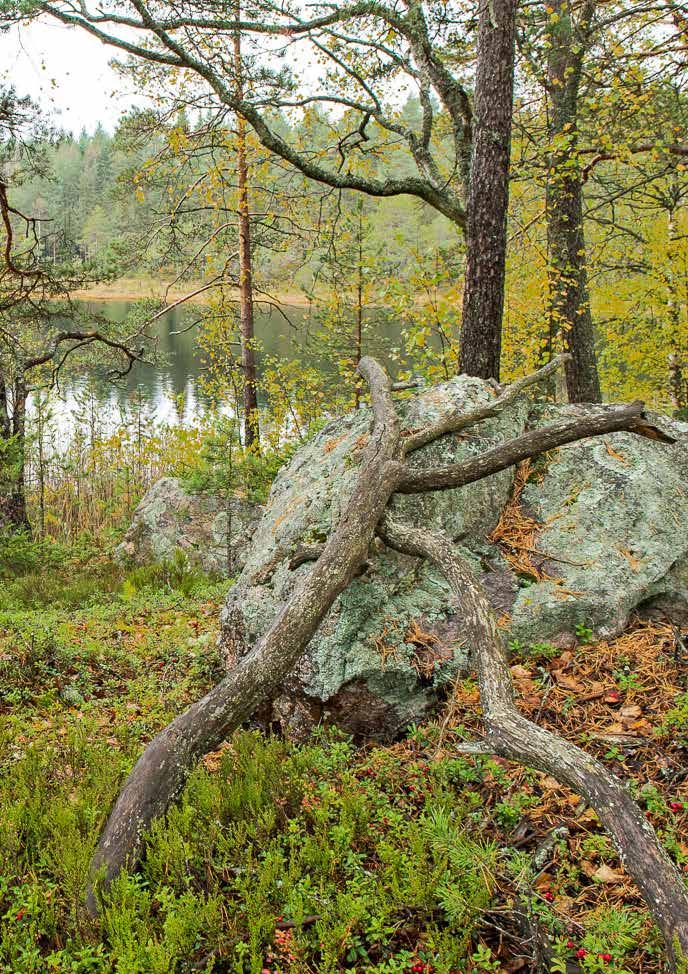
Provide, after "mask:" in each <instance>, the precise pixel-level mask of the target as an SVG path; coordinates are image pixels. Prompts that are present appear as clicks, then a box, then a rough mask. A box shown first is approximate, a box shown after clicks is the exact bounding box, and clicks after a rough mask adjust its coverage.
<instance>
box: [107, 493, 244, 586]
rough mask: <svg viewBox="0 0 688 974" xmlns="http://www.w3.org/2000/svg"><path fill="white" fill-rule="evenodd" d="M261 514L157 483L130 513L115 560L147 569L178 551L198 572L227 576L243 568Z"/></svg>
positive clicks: (241, 504) (239, 503) (241, 505)
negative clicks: (127, 527) (129, 520)
mask: <svg viewBox="0 0 688 974" xmlns="http://www.w3.org/2000/svg"><path fill="white" fill-rule="evenodd" d="M261 510H262V508H260V506H259V505H256V504H251V503H250V502H248V501H243V500H240V499H237V498H232V499H231V500H230V502H229V505H228V502H227V501H226V500H225V499H224V498H220V497H216V496H213V495H211V494H192V493H190V492H188V491H186V490H184V488H183V487H182V485H181V484H180V483H179V481H178V480H176V479H175V478H174V477H163V478H162V479H161V480H158V481H157V483H155V484H153V486H152V487H151V488H150V490H148V492H147V493H146V495H145V496H144V497H143V499H142V500H141V503H140V504H139V506H138V507H137V508H136V511H135V512H134V517H133V520H132V523H131V526H130V528H129V530H128V531H127V533H126V535H125V536H124V540H123V541H122V543H121V544H120V545H119V547H118V548H117V556H118V557H119V558H120V559H121V560H122V561H124V562H127V563H130V564H134V565H147V564H152V563H154V562H160V561H165V560H169V559H171V558H173V557H174V554H175V552H176V551H179V550H181V551H183V552H184V553H185V554H186V555H187V557H188V559H189V562H190V563H191V564H193V565H197V566H198V567H200V568H201V569H203V571H205V572H208V573H209V574H213V575H228V574H231V573H232V572H234V571H238V570H239V569H241V567H242V566H243V564H244V561H245V552H246V549H247V546H248V544H249V541H250V538H251V534H252V530H253V527H254V526H255V524H256V522H257V520H258V518H259V516H260V513H261Z"/></svg>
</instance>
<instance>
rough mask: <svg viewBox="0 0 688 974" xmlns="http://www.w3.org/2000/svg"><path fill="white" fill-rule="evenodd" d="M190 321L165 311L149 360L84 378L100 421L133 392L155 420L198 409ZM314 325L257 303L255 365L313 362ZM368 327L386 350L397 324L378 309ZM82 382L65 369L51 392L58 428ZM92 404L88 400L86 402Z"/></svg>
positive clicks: (298, 314) (200, 394) (70, 416)
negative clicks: (120, 374)
mask: <svg viewBox="0 0 688 974" xmlns="http://www.w3.org/2000/svg"><path fill="white" fill-rule="evenodd" d="M132 307H133V305H132V303H131V302H127V301H109V302H106V303H102V304H101V303H99V304H95V303H94V304H90V305H89V308H90V309H92V310H93V312H94V315H102V316H105V317H107V318H109V319H110V320H112V321H124V319H125V318H126V316H127V315H128V313H129V312H130V311H131V309H132ZM192 321H193V319H192V318H190V315H189V311H188V310H183V309H174V310H172V311H170V312H168V313H167V314H166V315H164V316H163V317H161V318H160V319H159V320H158V321H157V322H156V323H155V325H154V331H153V334H154V335H155V338H156V344H157V355H156V362H155V364H146V363H143V362H136V363H135V364H134V366H133V368H132V370H131V372H130V373H129V375H128V376H127V377H126V378H125V379H124V380H121V381H119V382H117V383H114V384H113V383H111V382H107V381H96V382H91V383H90V388H91V390H92V391H91V396H92V397H94V398H95V400H96V401H95V408H96V409H97V412H98V421H99V423H100V425H101V426H102V427H104V428H105V429H107V428H111V429H112V428H114V427H115V426H116V425H117V424H118V423H119V421H120V417H121V415H122V411H123V410H124V409H125V408H126V406H127V404H130V403H131V402H132V400H133V399H135V398H139V397H140V398H141V399H142V400H143V401H144V402H145V404H146V412H147V413H148V414H149V415H150V417H151V418H152V419H154V420H155V421H157V422H160V423H163V422H164V423H172V424H176V423H179V422H183V423H190V422H193V420H194V419H195V418H197V417H198V416H199V415H200V414H202V413H203V411H204V410H205V409H206V408H207V405H208V399H207V396H206V395H205V393H204V389H203V382H202V377H203V373H204V370H205V364H204V355H203V352H202V351H201V349H200V348H199V344H198V330H197V327H194V326H193V325H192ZM319 327H320V325H319V322H318V321H317V318H316V317H315V316H314V315H312V314H311V312H310V309H308V308H302V307H293V306H286V307H284V308H283V309H282V310H278V309H276V308H270V309H265V310H264V309H262V308H257V309H256V320H255V330H256V338H257V340H258V342H259V345H260V348H261V352H260V354H259V356H258V362H259V368H260V365H261V363H262V362H263V361H265V359H266V358H268V357H270V356H279V357H281V358H285V359H288V360H292V359H294V358H299V359H301V360H302V361H304V362H306V363H308V364H319V362H318V353H317V351H316V349H315V347H314V341H313V336H314V333H315V332H316V331H317V330H318V328H319ZM371 331H374V334H373V335H372V336H371V338H370V344H369V348H368V349H367V350H368V351H370V352H372V353H373V354H376V353H377V354H380V353H381V352H382V351H383V349H384V350H385V352H386V353H388V351H389V348H390V346H391V345H392V344H394V341H395V340H397V339H398V337H399V328H398V326H397V325H396V324H395V323H393V322H390V321H389V320H385V318H384V316H382V315H376V321H375V327H374V329H371ZM384 357H386V355H385V356H384ZM87 386H89V381H88V378H87V377H86V376H84V375H83V374H79V373H76V374H74V373H72V374H69V375H65V376H64V378H63V380H62V383H61V388H60V390H59V391H58V392H57V394H55V395H54V396H53V397H52V399H51V401H52V405H53V415H54V416H55V420H56V422H57V425H58V426H59V428H60V431H61V432H62V431H63V432H64V433H65V434H68V433H69V431H70V430H71V429H73V428H74V425H75V424H76V422H77V420H76V416H77V415H78V414H79V412H83V393H84V390H85V389H86V388H87ZM93 406H94V404H93V402H91V408H93Z"/></svg>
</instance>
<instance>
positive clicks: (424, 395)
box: [223, 376, 688, 738]
mask: <svg viewBox="0 0 688 974" xmlns="http://www.w3.org/2000/svg"><path fill="white" fill-rule="evenodd" d="M493 395H494V392H493V390H492V389H491V387H490V386H489V385H488V384H486V383H483V382H482V381H480V380H478V379H472V378H468V377H465V376H460V377H458V378H455V379H453V380H451V381H450V382H447V383H445V384H443V385H440V386H436V387H432V388H430V389H428V390H426V391H423V392H421V393H420V394H419V395H418V396H416V397H414V398H413V399H410V400H408V401H406V402H405V403H403V404H399V409H400V412H401V414H402V416H403V423H404V425H405V426H406V427H407V428H417V427H419V426H422V425H425V424H427V423H429V422H431V421H432V420H433V419H434V418H436V417H437V416H438V415H440V414H443V413H445V412H446V411H448V410H450V409H452V408H454V407H455V406H457V405H458V406H459V407H460V408H462V409H470V408H472V407H473V406H474V405H475V404H476V403H478V402H482V401H484V400H486V399H488V398H489V397H491V396H493ZM585 408H587V407H581V406H547V407H543V406H537V405H533V403H532V402H530V401H529V400H527V399H525V398H524V399H523V400H521V401H520V402H519V403H517V404H515V405H514V406H512V407H511V408H510V409H509V410H507V411H505V412H504V413H503V414H502V415H501V416H500V417H498V418H497V419H493V420H490V421H488V422H486V423H483V424H482V425H481V426H480V427H477V428H475V429H472V430H470V431H469V435H467V436H466V437H465V438H460V437H458V436H456V435H452V436H445V437H443V438H442V439H441V440H438V441H436V442H435V443H433V444H431V445H429V446H427V447H426V448H424V449H423V450H420V451H418V452H417V453H416V454H414V455H413V458H412V462H413V463H414V464H417V465H420V466H424V465H436V464H438V463H450V462H452V461H454V460H457V459H459V458H462V457H465V456H468V455H470V454H473V453H477V452H481V451H483V450H484V449H486V448H488V447H490V446H492V445H494V444H496V443H497V442H500V441H501V440H503V439H506V438H508V437H511V436H515V435H518V434H519V433H520V432H522V431H523V430H524V429H525V428H527V427H528V428H529V427H532V426H536V425H541V424H543V423H545V422H547V421H552V420H554V419H556V418H561V417H562V416H563V415H568V414H572V413H575V411H577V410H581V409H585ZM667 422H668V421H667ZM369 423H370V413H369V412H368V411H367V410H362V411H360V412H359V413H357V414H351V415H348V416H345V417H343V418H341V419H338V420H336V421H334V422H332V423H330V424H329V425H328V426H327V427H325V428H324V429H323V430H322V431H321V432H320V433H319V434H318V435H317V436H316V437H314V438H313V439H312V440H311V441H309V442H308V443H306V444H305V445H304V446H303V447H302V448H301V449H300V450H299V451H298V452H297V453H296V455H295V456H294V457H293V459H292V460H291V461H290V463H289V464H287V465H286V466H285V467H284V468H283V469H282V470H281V471H280V473H279V474H278V476H277V478H276V480H275V482H274V484H273V487H272V491H271V494H270V498H269V502H268V505H267V508H266V510H265V513H264V515H263V518H262V520H261V522H260V524H259V526H258V527H257V529H256V531H255V533H254V535H253V539H252V542H251V544H250V546H249V548H248V551H247V553H246V564H245V566H244V569H243V571H242V573H241V575H240V577H239V579H238V581H237V583H236V584H235V585H234V586H233V588H232V589H231V590H230V593H229V596H228V600H227V603H226V605H225V608H224V610H223V641H224V643H225V648H226V649H227V650H228V655H231V650H232V649H233V648H234V647H235V641H234V634H235V624H236V622H237V620H238V621H239V625H240V627H241V628H242V629H243V630H244V632H245V636H246V639H247V642H248V644H249V645H251V644H252V643H253V642H255V640H256V639H257V638H258V637H259V636H260V635H261V634H262V633H263V632H265V630H266V629H267V628H268V626H269V625H270V623H271V622H272V620H273V619H274V617H275V614H276V613H277V611H278V610H279V608H280V606H281V605H282V604H283V603H284V602H285V601H286V600H287V599H288V597H289V595H290V593H291V591H292V590H293V588H294V586H295V585H296V583H297V581H298V579H299V578H300V577H301V576H302V575H303V574H305V573H307V572H309V571H310V570H311V566H310V564H308V563H306V564H303V565H301V566H299V567H298V568H296V569H294V570H292V569H291V568H290V566H289V562H290V559H291V558H292V556H293V554H294V553H295V551H296V550H297V549H298V548H299V547H300V546H303V545H308V544H314V543H318V542H321V541H323V540H324V539H325V538H326V537H327V535H328V533H329V531H330V529H331V527H332V526H333V524H335V523H336V522H337V519H338V518H339V516H340V513H341V511H342V509H343V505H344V503H345V501H346V499H347V497H348V496H349V494H350V491H351V489H352V485H353V481H354V477H355V474H356V470H357V466H358V463H359V459H360V453H361V447H362V444H363V438H364V437H365V434H366V432H367V430H368V428H369ZM673 430H674V432H675V433H676V434H677V435H678V436H679V437H681V438H682V439H683V442H679V443H677V444H675V445H672V446H667V445H666V444H663V443H659V442H654V441H651V440H647V439H641V438H639V437H637V436H633V435H632V434H628V433H617V434H613V435H609V436H605V437H603V438H600V439H591V440H586V441H583V442H580V443H576V444H571V445H569V446H566V447H564V448H562V449H561V450H559V451H556V452H554V453H552V454H550V455H549V456H548V457H545V458H542V459H541V460H540V461H539V462H538V463H537V464H536V465H535V466H534V471H533V475H532V476H531V478H530V480H529V482H528V483H527V484H526V487H525V489H524V491H523V494H522V497H521V508H522V510H524V512H525V513H527V514H528V515H530V516H532V517H534V518H535V519H536V521H537V522H538V529H537V531H536V535H535V548H536V551H535V553H534V554H533V556H532V561H533V564H535V565H536V566H537V567H538V568H540V569H541V571H544V572H546V574H547V575H548V576H550V577H549V578H545V579H544V580H537V579H535V580H534V579H533V578H528V577H521V576H520V575H518V574H516V573H515V572H514V570H513V569H512V567H511V565H510V564H509V562H508V561H507V560H506V559H505V557H504V551H503V550H502V549H501V548H500V546H499V545H498V544H495V543H492V542H490V541H489V540H488V535H489V534H490V533H491V531H492V529H493V528H494V527H495V525H496V524H497V522H498V520H499V517H500V514H501V512H502V511H503V509H504V507H505V505H506V504H507V501H508V500H509V497H510V492H511V488H512V484H513V473H514V471H513V470H511V471H505V472H503V473H501V474H499V475H497V476H495V477H492V478H490V479H489V480H486V481H482V482H479V483H477V484H472V485H470V486H467V487H464V488H462V489H459V490H451V491H446V492H441V493H432V494H426V495H421V496H403V497H402V496H399V497H397V498H395V499H394V500H393V502H392V505H391V506H392V509H393V511H394V513H395V514H398V515H399V516H400V517H403V518H404V519H406V520H407V521H409V522H412V523H416V524H423V525H426V526H428V527H431V528H435V529H441V530H443V531H445V532H448V533H449V534H450V536H451V537H452V538H453V539H454V541H455V542H456V543H457V544H458V545H461V546H462V549H463V550H464V551H465V552H467V553H468V554H469V555H470V556H471V557H472V558H473V560H474V563H475V566H476V571H479V572H481V574H482V577H483V581H484V583H485V584H486V586H487V589H488V592H489V594H490V597H491V599H492V601H493V604H494V605H495V608H496V609H497V611H498V613H499V614H500V616H502V617H503V620H504V625H505V628H506V630H507V634H508V635H509V636H510V638H516V639H519V640H521V641H522V642H525V643H533V642H544V641H548V640H549V641H561V642H562V644H570V642H571V641H572V639H575V635H576V629H577V627H579V626H584V627H589V628H592V629H593V631H594V632H595V633H597V634H598V635H600V636H609V635H612V634H614V633H617V632H619V631H620V630H622V629H623V628H624V626H625V625H626V624H627V623H628V621H629V619H630V617H631V615H632V614H633V613H634V612H635V611H636V610H641V611H646V610H647V611H649V610H650V609H651V608H653V607H654V608H655V609H657V610H661V611H664V612H668V613H669V614H671V615H672V616H673V617H674V618H676V619H677V620H679V621H681V620H683V621H686V620H688V450H687V449H686V445H685V440H686V436H687V435H688V434H687V430H688V427H686V426H685V425H681V424H674V426H673ZM447 605H448V599H447V588H446V584H445V582H444V580H443V579H442V578H441V577H440V576H439V575H438V574H437V573H436V572H435V571H434V570H433V569H432V568H431V567H429V566H428V565H426V564H424V563H422V562H420V561H418V560H416V559H413V558H407V557H404V556H401V555H397V554H396V553H394V552H392V551H389V550H388V549H386V548H384V546H383V545H382V544H381V543H379V542H378V543H376V550H375V551H374V552H373V553H372V557H371V560H370V565H369V567H368V568H367V570H366V571H365V572H364V574H362V575H361V576H360V577H359V578H356V579H355V580H354V581H353V582H352V584H351V585H350V586H349V588H348V589H347V590H346V591H345V592H344V593H343V594H342V595H341V596H340V597H339V599H338V600H337V601H336V603H335V605H334V606H333V608H332V610H331V611H330V613H329V614H328V616H327V617H326V619H325V620H324V621H323V623H322V625H321V627H320V629H319V631H318V633H317V635H316V637H315V638H314V639H313V640H312V642H311V644H310V646H309V648H308V651H307V653H306V654H305V656H304V657H303V658H302V660H301V662H300V664H299V666H298V667H297V669H296V670H295V671H294V672H293V673H292V674H291V676H290V678H289V679H288V680H287V681H286V683H285V684H284V685H283V687H282V688H281V692H280V694H279V696H278V697H277V698H276V699H275V700H274V701H273V702H272V704H271V712H270V713H269V714H267V715H266V716H267V717H268V719H279V720H280V722H281V723H282V725H283V726H284V727H285V728H286V729H287V730H288V731H289V732H291V733H292V734H294V735H296V736H298V735H300V734H304V733H306V732H308V730H309V729H310V728H311V727H312V726H313V724H314V723H317V722H318V721H321V720H325V721H329V720H332V721H336V722H337V723H339V724H340V725H341V726H343V727H344V728H346V729H348V730H350V731H352V732H355V733H360V734H363V735H367V736H373V737H379V738H389V737H392V736H394V735H395V734H396V733H398V732H399V731H400V730H401V729H402V728H404V727H406V726H408V725H409V724H410V723H412V722H415V721H419V720H422V719H423V718H424V717H426V716H427V715H428V713H429V712H431V711H432V710H433V709H434V708H436V706H437V704H438V701H440V700H441V699H442V697H443V695H444V694H446V691H447V688H448V687H449V686H450V685H451V683H452V681H453V680H454V679H455V678H456V677H457V676H458V675H461V674H462V673H465V672H466V671H467V667H468V661H467V659H466V655H465V652H464V650H463V649H462V645H461V617H460V614H452V613H451V612H450V611H448V608H447Z"/></svg>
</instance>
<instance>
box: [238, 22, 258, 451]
mask: <svg viewBox="0 0 688 974" xmlns="http://www.w3.org/2000/svg"><path fill="white" fill-rule="evenodd" d="M236 14H237V20H239V19H240V14H241V9H240V5H239V3H237V4H236ZM234 70H235V76H236V86H237V97H238V98H240V99H241V98H243V69H242V64H241V35H240V33H239V31H237V32H236V33H235V35H234ZM237 185H238V189H239V307H240V311H239V315H240V319H239V320H240V331H241V368H242V372H243V376H244V393H243V396H244V442H245V444H246V446H247V447H254V449H255V448H258V446H259V444H260V430H259V424H258V375H257V369H256V353H255V332H254V320H253V318H254V316H253V269H252V259H251V218H250V209H249V179H248V161H247V155H246V122H245V121H244V119H243V118H242V117H241V115H238V116H237Z"/></svg>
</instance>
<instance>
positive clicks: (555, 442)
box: [397, 402, 674, 494]
mask: <svg viewBox="0 0 688 974" xmlns="http://www.w3.org/2000/svg"><path fill="white" fill-rule="evenodd" d="M621 430H626V431H628V432H629V433H636V434H638V435H639V436H645V437H648V438H649V439H655V440H661V441H663V442H664V443H673V442H674V440H673V439H672V437H671V436H669V435H668V434H667V433H665V432H663V431H662V430H660V429H659V428H658V427H657V426H655V425H654V424H653V423H652V421H651V420H650V419H649V418H648V417H647V416H646V414H645V409H644V405H643V403H642V402H634V403H630V404H628V405H620V406H617V405H613V406H596V407H595V408H594V409H593V410H591V411H590V412H589V413H587V414H584V415H582V416H576V417H574V418H573V419H563V420H561V421H560V422H558V423H552V424H550V425H549V426H543V427H541V428H539V429H534V430H530V431H529V432H528V433H524V434H523V435H522V436H517V437H515V438H514V439H512V440H507V441H506V443H501V444H500V445H499V446H496V447H494V449H492V450H488V451H487V452H486V453H482V454H480V455H479V456H476V457H470V458H468V459H467V460H460V461H459V462H458V463H453V464H450V465H448V466H446V467H435V468H433V469H428V470H412V469H410V468H408V467H407V468H405V472H404V475H403V477H402V479H401V482H400V484H399V486H398V488H397V490H398V491H399V493H401V494H418V493H423V492H425V491H428V490H446V489H447V488H449V487H463V486H465V485H466V484H472V483H474V482H475V481H476V480H482V479H483V477H489V476H491V475H492V474H495V473H499V471H500V470H506V469H507V467H513V466H514V465H515V464H517V463H520V462H521V460H527V459H528V458H529V457H534V456H536V455H537V454H538V453H546V452H547V451H548V450H554V449H555V448H556V447H558V446H563V445H564V444H565V443H574V442H575V441H576V440H583V439H585V438H586V437H588V436H600V435H602V434H604V433H615V432H619V431H621Z"/></svg>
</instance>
